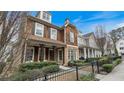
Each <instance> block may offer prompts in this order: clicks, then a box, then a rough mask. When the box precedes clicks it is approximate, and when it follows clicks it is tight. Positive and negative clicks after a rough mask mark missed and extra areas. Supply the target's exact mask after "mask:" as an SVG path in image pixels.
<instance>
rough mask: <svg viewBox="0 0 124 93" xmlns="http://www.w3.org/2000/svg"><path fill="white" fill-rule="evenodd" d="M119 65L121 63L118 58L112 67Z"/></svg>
mask: <svg viewBox="0 0 124 93" xmlns="http://www.w3.org/2000/svg"><path fill="white" fill-rule="evenodd" d="M120 63H121V59H120V58H118V59H116V60H115V61H114V62H113V66H114V67H115V66H117V65H118V64H120Z"/></svg>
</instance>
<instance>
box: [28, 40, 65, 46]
mask: <svg viewBox="0 0 124 93" xmlns="http://www.w3.org/2000/svg"><path fill="white" fill-rule="evenodd" d="M27 43H28V45H34V46H40V45H44V46H46V47H51V46H56V47H65V46H66V45H65V44H64V43H58V42H57V41H56V42H51V41H38V40H28V42H27Z"/></svg>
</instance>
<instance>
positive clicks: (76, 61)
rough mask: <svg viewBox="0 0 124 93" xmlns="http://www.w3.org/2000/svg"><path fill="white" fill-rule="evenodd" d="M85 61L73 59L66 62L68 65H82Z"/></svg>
mask: <svg viewBox="0 0 124 93" xmlns="http://www.w3.org/2000/svg"><path fill="white" fill-rule="evenodd" d="M85 63H86V61H85V60H74V61H69V62H68V66H76V65H78V66H81V65H84V64H85Z"/></svg>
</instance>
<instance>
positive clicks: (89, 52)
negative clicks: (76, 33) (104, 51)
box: [79, 47, 101, 59]
mask: <svg viewBox="0 0 124 93" xmlns="http://www.w3.org/2000/svg"><path fill="white" fill-rule="evenodd" d="M80 57H84V58H85V59H86V58H95V57H101V54H100V51H99V50H98V49H94V48H90V47H79V58H80Z"/></svg>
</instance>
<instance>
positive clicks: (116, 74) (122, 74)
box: [100, 61, 124, 81]
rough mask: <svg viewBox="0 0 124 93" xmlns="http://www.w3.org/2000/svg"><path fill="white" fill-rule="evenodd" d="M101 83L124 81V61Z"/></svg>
mask: <svg viewBox="0 0 124 93" xmlns="http://www.w3.org/2000/svg"><path fill="white" fill-rule="evenodd" d="M100 81H124V61H122V63H120V64H119V65H118V66H116V67H115V68H114V69H113V71H112V72H111V73H109V74H108V75H106V76H104V77H103V78H102V79H101V80H100Z"/></svg>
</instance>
